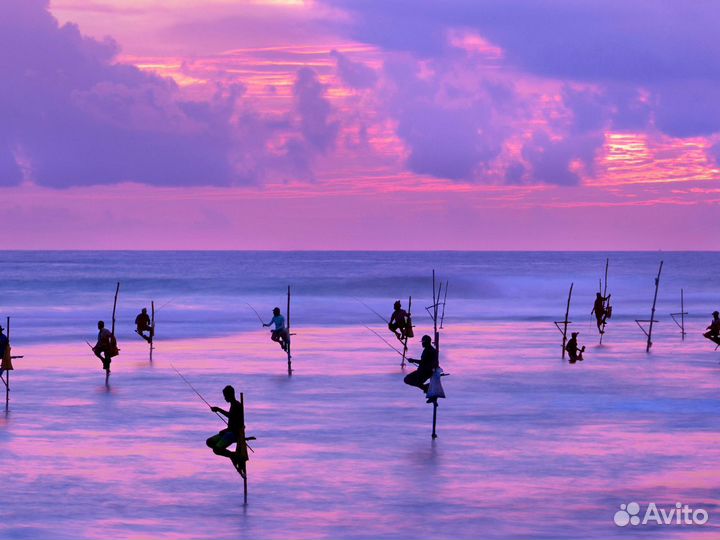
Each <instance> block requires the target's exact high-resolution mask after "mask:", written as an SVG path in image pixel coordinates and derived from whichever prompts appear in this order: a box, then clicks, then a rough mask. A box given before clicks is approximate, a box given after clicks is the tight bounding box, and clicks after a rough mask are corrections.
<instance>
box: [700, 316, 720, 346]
mask: <svg viewBox="0 0 720 540" xmlns="http://www.w3.org/2000/svg"><path fill="white" fill-rule="evenodd" d="M712 316H713V319H712V321H711V322H710V326H708V327H707V328H706V330H707V332H705V333H704V334H703V337H704V338H706V339H709V340H710V341H712V342H713V343H715V344H717V345H720V312H717V311H713V314H712Z"/></svg>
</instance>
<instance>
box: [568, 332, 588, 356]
mask: <svg viewBox="0 0 720 540" xmlns="http://www.w3.org/2000/svg"><path fill="white" fill-rule="evenodd" d="M579 333H580V332H573V333H572V336H571V337H570V339H569V340H568V342H567V345H565V350H566V351H567V352H568V357H569V359H570V363H571V364H574V363H575V362H577V361H578V360H582V359H583V353H584V352H585V347H582V348H578V342H577V337H578V334H579Z"/></svg>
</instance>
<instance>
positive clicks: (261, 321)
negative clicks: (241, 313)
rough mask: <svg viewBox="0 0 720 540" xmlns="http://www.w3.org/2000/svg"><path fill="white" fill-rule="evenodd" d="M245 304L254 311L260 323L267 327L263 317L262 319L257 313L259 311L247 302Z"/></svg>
mask: <svg viewBox="0 0 720 540" xmlns="http://www.w3.org/2000/svg"><path fill="white" fill-rule="evenodd" d="M245 304H246V305H247V307H249V308H250V309H252V310H253V311H254V312H255V316H256V317H257V318H258V321H260V324H262V325H263V326H265V323H264V322H263V320H262V317H261V316H260V314H259V313H258V312H257V310H256V309H255V308H254V307H252V306H251V305H250V304H248V303H247V302H245Z"/></svg>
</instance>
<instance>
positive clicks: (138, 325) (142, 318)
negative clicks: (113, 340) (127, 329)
mask: <svg viewBox="0 0 720 540" xmlns="http://www.w3.org/2000/svg"><path fill="white" fill-rule="evenodd" d="M153 330H154V329H153V326H152V320H151V319H150V315H148V311H147V308H142V311H141V312H140V313H138V316H137V317H135V332H136V333H137V335H139V336H140V337H141V338H143V339H144V340H145V341H147V342H148V343H152V338H153ZM145 332H147V333H148V335H147V336H146V335H145Z"/></svg>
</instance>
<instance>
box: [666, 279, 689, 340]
mask: <svg viewBox="0 0 720 540" xmlns="http://www.w3.org/2000/svg"><path fill="white" fill-rule="evenodd" d="M687 314H688V313H687V311H685V293H684V291H683V289H680V312H679V313H671V314H670V316H671V317H672V320H673V321H675V324H676V325H677V326H678V328H680V336H681V337H682V340H683V341H685V336H686V335H687V334H686V333H685V315H687ZM678 315H680V322H678V320H677V318H676V317H677V316H678Z"/></svg>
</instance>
